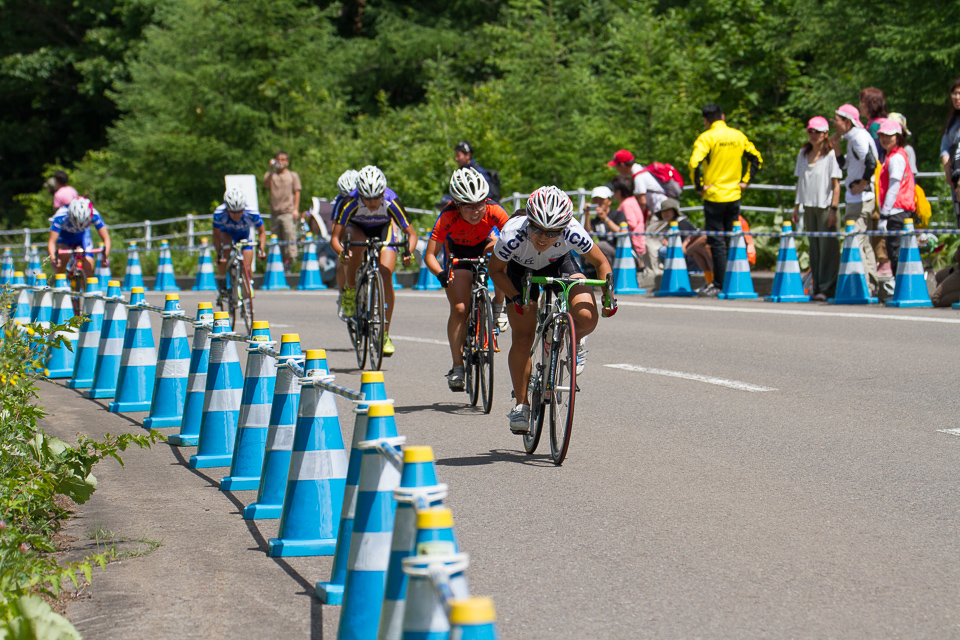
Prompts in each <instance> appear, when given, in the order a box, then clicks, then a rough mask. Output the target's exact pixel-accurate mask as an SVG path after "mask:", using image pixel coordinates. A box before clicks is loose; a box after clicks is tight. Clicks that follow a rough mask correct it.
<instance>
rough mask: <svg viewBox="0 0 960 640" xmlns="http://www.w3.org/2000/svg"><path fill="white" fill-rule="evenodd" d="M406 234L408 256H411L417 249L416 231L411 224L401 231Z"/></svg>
mask: <svg viewBox="0 0 960 640" xmlns="http://www.w3.org/2000/svg"><path fill="white" fill-rule="evenodd" d="M402 231H403V232H404V233H405V234H407V251H406V253H407V254H408V255H411V254H413V252H414V250H416V248H417V230H416V229H414V228H413V225H412V224H408V225H407V226H406V227H404V228H403V230H402Z"/></svg>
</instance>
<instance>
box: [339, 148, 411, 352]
mask: <svg viewBox="0 0 960 640" xmlns="http://www.w3.org/2000/svg"><path fill="white" fill-rule="evenodd" d="M386 190H387V179H386V177H385V176H384V175H383V172H382V171H380V169H378V168H377V167H374V166H373V165H368V166H366V167H364V168H363V169H361V170H360V172H359V173H358V174H357V195H356V196H355V197H354V198H349V199H348V200H347V202H346V204H345V205H344V206H343V207H341V209H340V212H339V216H338V217H337V218H335V219H334V221H333V231H331V232H330V245H331V246H332V247H333V250H334V251H336V252H337V253H338V254H340V261H341V262H342V263H344V264H345V265H346V282H345V284H344V289H343V295H342V296H341V303H342V305H343V314H344V315H346V316H352V315H353V313H354V311H355V309H356V301H357V289H356V287H357V271H358V270H359V269H360V264H361V263H362V262H363V252H362V251H351V247H344V246H343V242H342V240H341V235H342V234H344V233H345V231H346V230H348V231H349V233H350V239H351V241H358V242H360V241H363V240H366V239H367V238H381V239H383V240H385V241H387V242H398V241H399V237H400V234H399V233H398V232H397V229H398V228H399V229H400V231H401V232H403V233H404V234H405V235H406V236H407V246H406V250H405V251H404V252H403V258H402V259H403V264H404V265H409V264H410V263H411V260H412V258H413V250H414V247H416V246H417V233H416V231H414V229H413V225H412V224H410V221H409V220H407V212H406V211H404V209H403V206H402V205H401V204H400V201H399V200H397V199H394V200H388V199H387V197H386V194H385V192H386ZM396 265H397V252H396V250H395V249H393V248H389V249H385V250H384V251H383V252H381V254H380V275H381V276H383V289H384V291H383V298H384V303H385V306H386V316H387V318H386V320H387V322H386V331H385V332H384V334H383V355H385V356H392V355H393V354H394V352H395V351H396V349H394V347H393V342H391V340H390V333H389V332H390V319H391V318H392V317H393V302H394V292H393V271H394V269H395V268H396Z"/></svg>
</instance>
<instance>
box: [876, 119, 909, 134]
mask: <svg viewBox="0 0 960 640" xmlns="http://www.w3.org/2000/svg"><path fill="white" fill-rule="evenodd" d="M877 133H882V134H884V135H888V136H892V135H896V134H898V133H900V134H902V133H903V127H901V126H900V123H899V122H897V121H896V120H891V119H890V118H880V128H879V129H877Z"/></svg>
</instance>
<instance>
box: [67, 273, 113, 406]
mask: <svg viewBox="0 0 960 640" xmlns="http://www.w3.org/2000/svg"><path fill="white" fill-rule="evenodd" d="M103 307H104V305H103V293H102V292H101V291H100V285H99V283H98V282H97V279H96V278H87V290H86V292H85V293H84V294H83V315H85V316H86V317H87V318H89V319H88V320H87V321H86V322H84V323H83V324H82V325H80V338H79V340H77V355H76V358H74V365H73V378H72V379H71V380H70V382H68V383H67V386H68V387H70V388H71V389H89V388H90V387H92V386H93V374H94V371H96V369H97V351H98V350H99V349H100V331H101V330H102V329H103Z"/></svg>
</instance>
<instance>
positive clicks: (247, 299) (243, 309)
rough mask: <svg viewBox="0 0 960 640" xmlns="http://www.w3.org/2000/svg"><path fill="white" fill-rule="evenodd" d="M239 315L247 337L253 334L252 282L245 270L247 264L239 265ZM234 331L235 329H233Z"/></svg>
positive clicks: (248, 271) (248, 272)
mask: <svg viewBox="0 0 960 640" xmlns="http://www.w3.org/2000/svg"><path fill="white" fill-rule="evenodd" d="M239 270H240V290H239V291H238V293H239V294H240V315H241V316H243V321H244V323H245V325H246V327H247V335H248V336H249V335H251V334H252V333H253V280H252V279H251V277H250V270H249V269H247V263H246V262H244V263H242V264H241V265H240V269H239ZM234 331H236V329H234Z"/></svg>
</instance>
